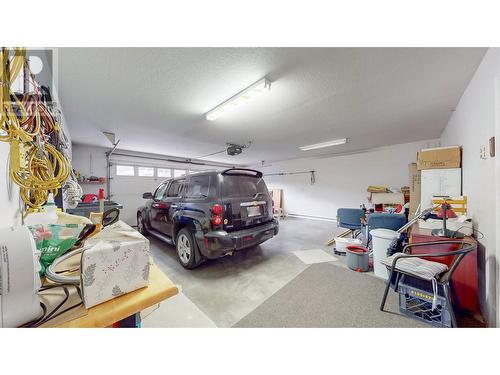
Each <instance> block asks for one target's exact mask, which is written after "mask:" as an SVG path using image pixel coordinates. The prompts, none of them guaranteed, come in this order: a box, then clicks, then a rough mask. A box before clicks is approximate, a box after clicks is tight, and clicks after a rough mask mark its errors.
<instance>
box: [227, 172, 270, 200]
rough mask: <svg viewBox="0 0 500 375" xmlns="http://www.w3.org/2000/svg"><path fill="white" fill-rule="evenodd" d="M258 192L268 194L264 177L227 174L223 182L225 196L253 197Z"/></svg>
mask: <svg viewBox="0 0 500 375" xmlns="http://www.w3.org/2000/svg"><path fill="white" fill-rule="evenodd" d="M257 193H264V194H268V190H267V186H266V183H265V182H264V180H263V179H262V178H257V177H252V176H240V175H225V176H224V179H223V182H222V194H223V196H224V197H232V198H236V197H253V196H255V194H257Z"/></svg>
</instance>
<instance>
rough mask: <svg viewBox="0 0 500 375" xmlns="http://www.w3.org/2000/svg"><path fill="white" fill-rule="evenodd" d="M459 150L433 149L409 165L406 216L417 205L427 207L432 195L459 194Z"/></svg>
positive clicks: (422, 153)
mask: <svg viewBox="0 0 500 375" xmlns="http://www.w3.org/2000/svg"><path fill="white" fill-rule="evenodd" d="M461 161H462V158H461V148H460V147H459V146H453V147H436V148H428V149H423V150H421V151H420V152H418V153H417V162H416V163H412V164H410V165H409V172H410V217H412V216H413V215H414V214H415V212H416V210H417V208H418V206H419V205H421V206H422V208H427V207H430V205H431V204H432V202H431V200H432V196H433V195H460V194H461V192H462V181H461V168H460V167H461Z"/></svg>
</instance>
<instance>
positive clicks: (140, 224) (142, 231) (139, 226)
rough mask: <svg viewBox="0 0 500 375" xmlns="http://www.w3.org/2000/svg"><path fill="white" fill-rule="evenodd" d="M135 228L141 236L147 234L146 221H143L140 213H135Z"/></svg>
mask: <svg viewBox="0 0 500 375" xmlns="http://www.w3.org/2000/svg"><path fill="white" fill-rule="evenodd" d="M137 230H138V231H139V233H140V234H142V235H143V236H145V235H147V234H148V230H147V229H146V223H145V222H144V218H143V217H142V214H137Z"/></svg>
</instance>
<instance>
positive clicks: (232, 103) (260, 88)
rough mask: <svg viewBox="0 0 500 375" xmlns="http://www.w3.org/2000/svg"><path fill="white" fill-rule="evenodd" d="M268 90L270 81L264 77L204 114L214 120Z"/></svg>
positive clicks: (208, 118)
mask: <svg viewBox="0 0 500 375" xmlns="http://www.w3.org/2000/svg"><path fill="white" fill-rule="evenodd" d="M269 90H271V81H269V80H268V79H267V78H265V77H264V78H262V79H261V80H259V81H257V82H255V83H254V84H253V85H250V86H248V87H247V88H246V89H244V90H242V91H240V92H239V93H237V94H236V95H234V96H232V97H230V98H229V99H228V100H226V101H225V102H223V103H221V104H219V105H218V106H217V107H215V108H214V109H212V110H210V111H208V112H207V113H206V115H205V118H206V119H207V120H209V121H214V120H215V119H216V118H218V117H220V116H222V115H224V114H226V113H228V112H230V111H232V110H233V109H234V108H236V107H239V106H241V105H243V104H245V103H247V102H248V101H250V99H253V98H255V97H257V96H261V95H262V94H264V93H266V92H268V91H269Z"/></svg>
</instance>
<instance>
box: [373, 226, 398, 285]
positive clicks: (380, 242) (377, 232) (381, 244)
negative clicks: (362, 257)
mask: <svg viewBox="0 0 500 375" xmlns="http://www.w3.org/2000/svg"><path fill="white" fill-rule="evenodd" d="M370 234H371V236H372V248H373V272H374V273H375V276H377V277H380V278H382V279H386V280H387V279H388V278H389V274H388V272H387V268H386V267H385V266H384V265H383V264H381V263H380V261H381V260H382V259H384V258H386V257H387V249H388V248H389V246H390V245H391V242H392V241H394V240H395V239H396V238H398V237H399V233H398V232H396V231H393V230H390V229H381V228H380V229H373V230H371V231H370Z"/></svg>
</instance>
